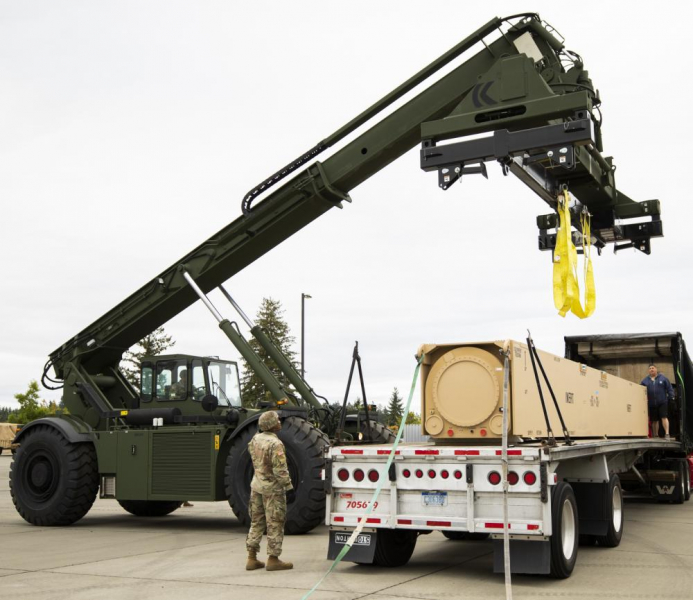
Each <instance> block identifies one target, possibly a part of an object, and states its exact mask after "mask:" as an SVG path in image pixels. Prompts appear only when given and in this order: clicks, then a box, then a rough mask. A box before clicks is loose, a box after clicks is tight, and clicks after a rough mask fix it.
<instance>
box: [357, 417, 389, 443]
mask: <svg viewBox="0 0 693 600" xmlns="http://www.w3.org/2000/svg"><path fill="white" fill-rule="evenodd" d="M370 426H371V427H370V437H369V436H368V426H367V425H366V422H365V421H364V422H362V423H361V433H362V434H363V439H364V440H366V441H370V442H373V443H375V444H392V443H393V442H394V441H395V438H396V437H397V436H396V435H395V433H394V432H393V431H392V430H391V429H388V428H387V427H385V425H383V424H382V423H378V422H377V421H373V420H372V419H371V420H370Z"/></svg>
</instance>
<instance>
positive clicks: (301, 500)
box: [224, 417, 329, 534]
mask: <svg viewBox="0 0 693 600" xmlns="http://www.w3.org/2000/svg"><path fill="white" fill-rule="evenodd" d="M256 432H257V429H256V426H250V427H247V428H246V429H245V430H244V431H242V432H241V433H240V434H239V435H238V437H237V438H236V439H235V440H234V443H233V445H232V446H231V451H230V452H229V455H228V457H227V458H226V468H225V469H224V489H225V491H226V496H227V498H228V499H229V504H230V505H231V508H232V509H233V512H234V514H235V515H236V517H238V520H239V521H240V522H241V523H243V525H244V526H246V527H250V516H249V515H248V502H249V500H250V482H251V480H252V479H253V473H254V471H253V462H252V460H251V459H250V454H249V453H248V443H249V442H250V440H251V439H252V438H253V436H254V435H255V433H256ZM278 435H279V439H280V440H281V441H282V442H284V447H285V448H286V462H287V464H288V467H289V474H290V475H291V482H292V483H293V486H294V489H293V490H292V491H290V492H289V493H288V494H287V495H286V525H285V527H284V530H285V531H286V533H288V534H299V533H307V532H309V531H310V530H311V529H314V528H315V527H316V526H318V525H319V524H320V523H322V521H323V520H324V518H325V489H324V486H323V481H322V478H321V471H322V469H323V468H324V466H325V458H324V455H323V450H324V448H325V447H327V446H328V445H329V440H328V439H327V437H326V436H325V434H324V433H323V432H322V431H320V430H319V429H316V428H315V427H313V426H312V425H311V424H310V423H308V422H307V421H306V420H304V419H302V418H299V417H288V418H286V419H284V420H283V421H282V430H281V431H280V432H279V434H278Z"/></svg>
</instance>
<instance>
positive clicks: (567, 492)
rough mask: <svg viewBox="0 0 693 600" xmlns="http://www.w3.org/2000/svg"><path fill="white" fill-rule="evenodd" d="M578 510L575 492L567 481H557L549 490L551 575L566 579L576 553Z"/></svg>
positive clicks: (571, 568)
mask: <svg viewBox="0 0 693 600" xmlns="http://www.w3.org/2000/svg"><path fill="white" fill-rule="evenodd" d="M578 523H579V521H578V511H577V502H576V501H575V492H573V488H572V487H570V485H568V484H567V483H565V482H563V481H561V482H559V483H557V484H556V485H555V486H554V488H553V490H552V492H551V524H552V531H553V533H552V534H551V576H552V577H555V578H556V579H567V578H568V577H570V574H571V573H572V572H573V569H574V568H575V562H576V561H577V555H578V545H579V544H578V540H579V537H580V536H579V530H578Z"/></svg>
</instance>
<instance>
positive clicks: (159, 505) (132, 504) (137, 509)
mask: <svg viewBox="0 0 693 600" xmlns="http://www.w3.org/2000/svg"><path fill="white" fill-rule="evenodd" d="M118 504H120V505H121V506H122V507H123V508H124V509H125V510H126V511H128V512H129V513H130V514H131V515H135V516H136V517H165V516H166V515H170V514H171V513H172V512H173V511H174V510H177V509H179V508H180V507H181V505H182V504H183V502H182V501H180V500H118Z"/></svg>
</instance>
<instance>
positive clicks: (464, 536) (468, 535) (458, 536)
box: [443, 531, 491, 542]
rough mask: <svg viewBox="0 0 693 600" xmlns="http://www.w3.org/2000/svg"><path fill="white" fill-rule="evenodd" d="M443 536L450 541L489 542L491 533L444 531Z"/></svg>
mask: <svg viewBox="0 0 693 600" xmlns="http://www.w3.org/2000/svg"><path fill="white" fill-rule="evenodd" d="M443 535H444V536H445V537H446V538H448V539H449V540H455V541H461V540H468V541H470V542H480V541H482V540H487V539H488V538H489V537H490V536H491V534H490V533H477V532H470V531H443Z"/></svg>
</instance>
